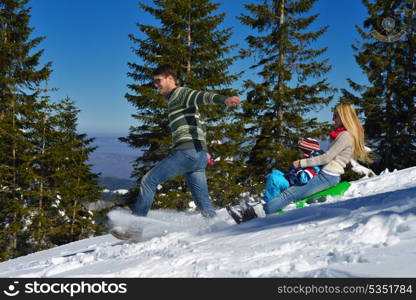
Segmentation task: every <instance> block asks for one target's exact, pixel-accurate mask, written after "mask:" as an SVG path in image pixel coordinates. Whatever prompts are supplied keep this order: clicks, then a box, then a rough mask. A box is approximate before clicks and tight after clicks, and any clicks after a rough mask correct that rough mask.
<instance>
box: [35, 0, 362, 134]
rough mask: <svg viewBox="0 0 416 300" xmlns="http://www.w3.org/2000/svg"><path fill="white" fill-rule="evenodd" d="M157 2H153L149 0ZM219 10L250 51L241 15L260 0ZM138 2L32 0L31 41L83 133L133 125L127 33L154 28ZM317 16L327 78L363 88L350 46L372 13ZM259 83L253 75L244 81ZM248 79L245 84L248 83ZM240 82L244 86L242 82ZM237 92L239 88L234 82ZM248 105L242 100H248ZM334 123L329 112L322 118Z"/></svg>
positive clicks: (339, 3)
mask: <svg viewBox="0 0 416 300" xmlns="http://www.w3.org/2000/svg"><path fill="white" fill-rule="evenodd" d="M143 2H145V3H146V4H151V3H152V2H153V1H150V0H146V1H143ZM214 2H217V3H220V4H221V6H220V8H219V10H218V12H225V13H227V16H226V18H225V21H224V23H223V25H222V26H224V27H233V32H234V35H233V37H232V39H231V40H230V44H234V43H237V44H239V45H240V46H241V47H243V46H244V45H245V41H244V38H245V36H246V35H247V34H248V33H250V34H255V33H254V32H250V30H249V29H248V28H247V27H245V26H243V25H241V24H240V23H239V21H238V20H237V19H236V16H238V15H240V14H241V13H242V12H245V9H244V7H243V3H256V2H258V1H257V0H246V1H235V0H217V1H214ZM138 3H139V1H137V0H121V1H115V0H36V1H35V0H31V1H30V2H29V5H30V6H31V7H32V11H31V14H32V18H31V26H32V27H34V28H35V30H34V33H33V37H38V36H44V37H46V39H45V40H44V41H43V42H42V43H41V44H40V46H39V47H38V49H44V50H45V52H44V54H43V56H42V62H47V61H51V62H52V63H53V65H52V69H53V73H52V75H51V78H50V81H49V83H48V84H49V87H55V88H58V89H59V91H58V92H55V93H53V94H52V95H51V96H52V98H53V99H62V98H64V97H66V96H69V97H70V98H71V99H72V100H74V101H75V102H76V104H77V106H78V107H79V108H80V109H81V113H80V114H79V127H78V129H79V131H80V132H83V133H87V134H89V135H92V136H94V135H103V134H114V135H120V136H123V135H126V134H127V133H128V129H129V126H131V125H135V120H134V119H133V118H132V117H131V114H134V113H135V110H134V108H133V107H132V106H131V105H130V104H129V103H128V102H127V100H125V98H124V94H125V93H126V92H128V88H127V84H129V83H132V80H131V79H130V78H128V77H127V74H126V73H127V72H128V71H129V69H128V67H127V62H137V60H138V58H137V57H136V56H135V55H134V54H133V52H132V50H131V47H132V46H134V45H133V44H132V42H131V41H130V40H129V39H128V34H130V33H132V34H134V35H135V36H139V35H140V32H139V31H138V29H137V27H136V25H135V24H136V23H138V22H140V23H145V24H156V21H155V20H154V19H153V18H152V16H150V15H148V14H145V13H144V12H143V11H141V10H140V9H139V6H138ZM311 13H319V14H320V17H319V18H318V19H317V21H316V22H315V23H314V27H313V28H314V29H316V28H318V27H321V26H324V25H329V26H330V27H329V29H328V31H327V33H326V34H325V35H323V36H322V37H321V38H320V39H319V40H318V42H317V43H316V47H317V48H319V47H324V46H328V47H329V49H328V51H327V53H326V54H324V56H323V57H326V58H329V62H330V64H331V65H332V71H331V72H330V73H328V74H327V78H328V82H330V84H331V85H332V86H333V87H337V88H342V87H347V82H346V78H353V79H354V80H355V81H358V82H363V81H364V80H365V79H364V76H363V74H362V72H361V70H360V68H359V67H358V66H357V64H356V63H355V60H354V57H353V51H352V49H351V45H352V44H353V42H354V40H355V39H356V38H358V34H357V32H356V30H355V28H354V26H355V25H357V24H358V25H360V26H361V25H362V22H363V20H364V19H365V17H366V10H365V8H364V6H363V5H362V4H361V1H360V0H336V1H334V0H319V1H318V2H317V3H316V5H315V7H314V8H313V10H312V11H311ZM249 63H250V61H246V62H240V63H238V65H236V66H233V67H232V68H231V70H235V71H237V70H240V69H239V68H241V66H248V65H249ZM249 77H250V78H253V77H254V74H252V73H250V71H249V72H248V73H247V74H245V77H244V78H249ZM244 78H242V80H243V79H244ZM242 80H241V82H242ZM236 84H237V87H238V85H239V84H240V82H238V83H236ZM242 99H243V100H244V97H242ZM318 117H319V118H320V119H322V120H324V121H329V120H330V109H329V108H328V109H324V110H323V111H321V112H320V113H319V114H318Z"/></svg>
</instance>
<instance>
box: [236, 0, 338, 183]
mask: <svg viewBox="0 0 416 300" xmlns="http://www.w3.org/2000/svg"><path fill="white" fill-rule="evenodd" d="M315 2H316V0H305V1H294V0H273V1H272V0H270V1H263V3H262V4H245V7H246V9H247V10H248V12H249V13H248V14H242V15H241V16H240V17H239V19H240V21H241V22H242V24H244V25H247V26H249V27H250V28H252V29H253V30H256V31H257V34H256V35H254V34H253V35H249V36H247V38H246V41H247V43H248V49H247V50H242V51H241V54H242V55H243V56H244V57H249V56H254V57H255V59H256V61H255V63H254V64H253V65H252V66H251V69H253V70H255V71H256V72H257V75H258V76H259V79H258V82H256V81H255V80H254V79H250V80H247V81H246V82H245V84H244V87H245V88H246V89H247V90H248V93H247V101H245V102H244V105H243V113H242V114H241V122H242V123H243V124H245V129H246V134H247V137H248V138H249V140H250V141H251V142H250V143H249V144H248V145H247V146H248V147H249V149H248V150H246V153H247V155H248V160H247V166H248V167H247V173H246V180H249V181H252V182H253V183H259V182H264V180H265V175H267V174H268V173H269V172H270V171H271V170H272V169H273V168H278V169H280V170H282V171H287V169H286V168H287V167H288V166H289V164H290V163H291V162H292V161H293V160H295V159H298V154H297V151H295V146H296V144H297V142H298V140H299V139H300V138H305V137H308V136H309V137H320V136H322V133H323V132H325V131H326V130H327V126H324V125H325V124H323V123H319V122H318V121H317V119H316V118H315V117H312V116H311V114H310V113H311V112H314V111H315V112H316V111H317V110H318V109H320V108H323V107H324V106H325V105H328V104H329V103H330V101H331V100H332V96H331V95H330V94H332V93H333V92H334V91H335V89H333V88H331V87H330V86H329V84H328V83H327V81H326V78H323V76H324V75H325V74H326V73H327V72H328V71H329V70H330V66H328V64H327V63H328V60H327V59H323V60H321V61H319V60H318V57H319V56H321V55H322V54H324V53H325V51H326V50H327V48H322V49H314V47H313V43H314V42H315V41H316V40H317V39H318V38H319V37H320V36H321V35H323V34H324V33H325V32H326V30H327V28H328V27H327V26H325V27H322V28H320V29H318V30H317V31H310V32H307V29H308V27H309V26H311V24H312V23H313V22H314V21H315V20H316V19H317V18H318V15H310V16H303V15H304V14H306V13H307V12H308V11H309V10H310V9H311V8H312V7H313V5H314V3H315ZM326 94H329V96H327V95H326ZM258 188H259V189H260V188H262V185H258Z"/></svg>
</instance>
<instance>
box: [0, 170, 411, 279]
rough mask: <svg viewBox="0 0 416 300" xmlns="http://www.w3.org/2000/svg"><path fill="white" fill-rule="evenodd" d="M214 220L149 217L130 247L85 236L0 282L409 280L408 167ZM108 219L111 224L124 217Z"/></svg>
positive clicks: (156, 213)
mask: <svg viewBox="0 0 416 300" xmlns="http://www.w3.org/2000/svg"><path fill="white" fill-rule="evenodd" d="M217 213H218V217H216V218H214V219H212V220H206V219H204V218H203V217H201V215H200V214H189V213H184V212H175V211H169V210H151V211H150V213H149V216H148V217H149V220H148V222H147V223H144V224H145V225H144V228H145V229H144V232H143V241H142V242H140V243H128V242H123V241H119V240H117V239H115V238H114V237H113V236H111V235H110V234H106V235H103V236H98V237H92V238H90V239H85V240H81V241H77V242H73V243H70V244H67V245H63V246H59V247H55V248H53V249H48V250H45V251H40V252H37V253H33V254H30V255H27V256H23V257H18V258H15V259H11V260H9V261H6V262H3V263H0V276H1V277H30V278H35V277H70V278H75V277H77V278H79V277H82V278H85V277H91V278H95V277H100V278H105V277H106V278H118V277H133V278H134V277H153V278H156V277H157V278H161V277H176V278H178V277H179V278H185V277H186V278H189V277H200V278H201V277H222V278H224V277H226V278H242V277H243V278H254V277H256V278H257V277H261V278H267V277H341V278H344V277H413V278H414V277H416V248H415V245H416V167H413V168H408V169H403V170H399V171H397V170H394V171H392V172H389V171H388V170H386V171H385V172H383V173H382V174H380V175H378V176H376V177H369V178H362V179H360V180H357V181H353V182H352V185H351V187H350V188H349V189H348V191H347V192H346V194H345V195H344V196H342V197H340V196H338V197H331V198H329V199H328V201H327V202H325V203H321V204H311V205H308V206H305V207H304V208H300V209H294V205H291V206H289V207H288V208H287V212H285V213H284V214H276V215H272V216H269V217H266V218H257V219H254V220H251V221H249V222H246V223H243V224H239V225H237V224H235V223H234V221H233V220H232V219H231V217H229V216H228V214H227V212H226V211H225V209H219V210H217ZM112 214H113V215H110V217H112V221H113V222H116V223H117V222H119V221H120V218H121V219H122V220H123V219H124V220H128V219H129V218H130V217H129V216H128V215H126V214H125V213H124V212H122V211H121V212H120V211H118V212H113V213H112Z"/></svg>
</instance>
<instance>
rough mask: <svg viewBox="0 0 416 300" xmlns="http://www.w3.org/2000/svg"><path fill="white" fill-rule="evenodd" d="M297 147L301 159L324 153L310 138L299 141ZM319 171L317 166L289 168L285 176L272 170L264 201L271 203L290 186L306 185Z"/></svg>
mask: <svg viewBox="0 0 416 300" xmlns="http://www.w3.org/2000/svg"><path fill="white" fill-rule="evenodd" d="M297 147H298V149H299V152H300V155H301V158H309V157H314V156H317V155H321V154H323V153H324V152H323V151H322V150H321V146H320V145H319V142H318V141H317V140H315V139H312V138H306V139H304V140H301V141H300V142H299V144H298V146H297ZM320 170H321V168H320V167H319V166H314V167H307V168H295V167H293V166H291V167H290V171H289V173H288V174H286V175H285V174H284V173H283V172H281V171H280V170H273V171H272V173H270V174H269V175H268V176H267V181H266V188H265V191H264V197H263V199H264V201H266V202H268V201H272V200H273V199H274V198H276V197H277V196H279V195H280V194H281V193H282V192H283V191H284V190H286V189H288V188H289V187H290V186H293V185H304V184H306V183H307V182H308V181H309V180H310V179H311V178H312V177H314V176H315V175H316V174H318V173H319V171H320Z"/></svg>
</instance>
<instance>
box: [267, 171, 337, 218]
mask: <svg viewBox="0 0 416 300" xmlns="http://www.w3.org/2000/svg"><path fill="white" fill-rule="evenodd" d="M340 179H341V177H340V176H333V175H329V174H327V173H325V172H324V171H321V172H320V173H319V174H318V175H316V176H315V177H313V178H312V179H311V180H310V181H309V182H308V183H307V184H305V185H293V186H291V187H290V188H288V189H287V190H285V191H283V192H282V193H281V194H280V195H279V196H277V197H276V198H274V199H273V200H272V201H270V202H267V203H265V204H264V205H263V208H264V211H265V212H266V214H273V213H275V212H277V211H278V210H279V209H282V208H283V207H285V206H286V205H289V204H290V203H292V202H295V201H299V200H301V199H302V198H305V197H308V196H310V195H313V194H315V193H317V192H320V191H322V190H325V189H328V188H330V187H332V186H334V185H336V184H338V183H339V181H340Z"/></svg>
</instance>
